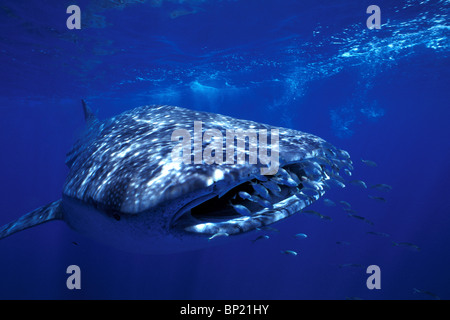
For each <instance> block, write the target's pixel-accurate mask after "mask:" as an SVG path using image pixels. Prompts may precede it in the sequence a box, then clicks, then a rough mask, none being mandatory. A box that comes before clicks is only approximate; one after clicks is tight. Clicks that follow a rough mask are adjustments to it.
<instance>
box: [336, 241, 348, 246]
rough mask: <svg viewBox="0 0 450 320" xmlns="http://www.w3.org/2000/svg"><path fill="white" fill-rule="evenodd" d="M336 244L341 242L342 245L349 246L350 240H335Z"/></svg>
mask: <svg viewBox="0 0 450 320" xmlns="http://www.w3.org/2000/svg"><path fill="white" fill-rule="evenodd" d="M336 244H342V245H346V246H349V245H350V242H348V241H336Z"/></svg>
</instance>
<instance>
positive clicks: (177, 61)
mask: <svg viewBox="0 0 450 320" xmlns="http://www.w3.org/2000/svg"><path fill="white" fill-rule="evenodd" d="M374 3H375V4H377V5H378V6H379V7H380V8H381V22H382V25H381V29H380V30H375V29H374V30H369V29H367V27H366V19H367V18H368V17H369V15H368V14H366V8H367V7H368V6H369V5H371V4H374ZM374 3H372V1H349V0H347V1H339V2H337V1H331V0H327V1H323V0H320V1H317V0H315V1H313V0H307V1H298V0H282V1H280V0H277V1H275V0H267V1H261V0H246V1H244V0H234V1H232V0H230V1H227V0H222V1H219V0H185V1H181V0H165V1H164V0H160V1H156V0H153V1H131V0H130V1H126V0H125V1H107V0H103V1H26V2H22V1H2V2H1V5H0V66H1V71H0V72H1V74H0V75H1V78H0V83H1V85H0V108H1V109H0V110H1V111H0V112H1V117H0V119H1V120H0V121H1V122H0V130H1V133H0V139H1V140H0V145H1V150H2V151H1V154H2V156H1V157H0V177H1V178H0V184H1V185H0V186H1V196H0V201H1V203H0V207H1V214H0V225H3V224H6V223H8V222H10V221H12V220H14V219H16V218H18V217H20V216H21V215H23V214H24V213H26V212H29V211H31V210H32V209H34V208H37V207H39V206H41V205H44V204H46V203H49V202H51V201H54V200H55V199H58V198H60V196H61V191H62V185H63V183H64V180H65V177H66V175H67V172H68V169H67V168H66V166H65V164H64V160H65V154H66V153H67V151H68V150H69V149H70V147H71V145H72V144H73V142H74V141H76V139H77V137H79V135H80V134H81V132H82V131H83V128H84V119H83V113H82V109H81V104H80V99H81V98H84V99H86V100H87V101H88V102H89V104H90V106H91V107H92V108H93V109H94V110H95V112H96V114H97V115H98V117H99V118H101V119H105V118H107V117H110V116H113V115H116V114H119V113H120V112H122V111H125V110H128V109H131V108H133V107H137V106H140V105H145V104H171V105H178V106H181V107H186V108H190V109H195V110H202V111H210V112H216V113H221V114H226V115H230V116H234V117H238V118H244V119H250V120H254V121H259V122H263V123H269V124H271V125H277V126H284V127H288V128H293V129H297V130H301V131H305V132H309V133H313V134H316V135H318V136H320V137H322V138H324V139H326V140H328V141H329V142H331V143H333V144H334V145H336V146H337V147H339V148H342V149H345V150H347V151H348V152H349V153H350V154H351V156H352V159H353V162H354V166H355V170H354V173H353V176H352V179H353V178H354V179H361V180H363V181H365V182H366V183H367V185H368V186H372V185H374V184H378V183H385V184H389V185H391V186H392V190H391V191H389V192H383V191H377V190H374V189H370V188H369V189H367V190H366V189H363V188H361V187H358V186H355V185H352V184H348V185H347V187H346V188H345V189H338V188H334V189H333V190H331V191H330V192H329V193H327V194H326V196H325V197H326V198H329V199H332V200H333V201H335V202H336V203H338V201H341V200H345V201H347V202H349V203H350V204H351V205H352V208H353V209H355V210H356V211H357V212H358V214H359V215H361V216H364V217H366V218H367V219H369V220H371V221H373V225H369V224H367V223H364V221H360V220H358V219H355V218H351V217H348V216H347V215H346V214H345V212H344V211H343V210H342V208H341V206H340V205H339V204H338V205H337V206H336V207H328V206H325V205H324V203H323V201H318V202H317V203H315V204H314V205H312V206H311V209H312V210H316V211H318V212H321V213H322V214H325V215H328V216H330V217H332V218H333V221H331V222H328V221H323V220H320V219H317V218H314V217H311V216H307V215H301V214H298V215H296V216H293V217H291V218H289V219H287V220H286V221H282V222H280V223H278V224H276V225H274V227H276V228H277V229H278V230H279V232H268V233H267V234H268V235H269V236H270V239H268V240H261V241H257V242H255V243H252V242H250V241H248V240H243V241H234V242H230V243H228V244H225V245H222V246H218V247H213V248H208V249H204V250H198V251H193V252H185V253H180V254H171V255H162V256H153V255H148V256H146V255H139V254H132V253H125V252H122V251H118V250H116V249H114V248H110V247H108V246H104V245H103V244H99V243H97V242H94V241H91V240H90V239H88V238H85V237H84V236H81V235H79V234H78V233H76V232H75V231H72V230H71V229H69V227H67V226H66V225H65V224H64V223H63V222H51V223H47V224H44V225H41V226H38V227H36V228H32V229H28V230H26V231H23V232H20V233H18V234H15V235H13V236H11V237H9V238H6V239H4V240H1V241H0V256H1V258H0V261H1V262H0V298H1V299H73V298H76V299H78V298H83V299H345V298H347V297H358V298H362V299H434V297H433V296H432V295H429V294H426V293H424V292H422V293H414V290H413V289H414V288H417V289H420V290H423V291H428V292H431V293H433V294H434V295H437V296H439V297H440V298H441V299H449V298H450V274H449V272H448V265H449V264H450V253H449V252H450V237H449V236H448V233H449V230H450V201H449V197H448V194H449V191H450V188H449V185H448V179H449V177H450V169H449V166H448V164H449V163H450V148H449V137H450V130H449V125H448V122H449V119H450V108H449V107H450V105H449V101H450V94H449V89H450V88H449V80H448V79H449V76H450V63H449V49H450V47H449V45H450V43H449V35H450V32H449V10H450V3H449V1H445V0H441V1H432V0H424V1H412V0H409V1H404V0H402V1H381V0H380V1H377V2H374ZM70 4H77V5H79V7H80V8H81V11H82V29H81V30H68V29H67V28H66V19H67V17H68V14H66V8H67V6H68V5H70ZM361 159H370V160H372V161H375V162H376V163H377V167H369V166H366V165H365V164H364V163H362V162H361ZM368 195H375V196H382V197H384V198H385V199H386V203H379V202H376V201H374V200H373V199H370V198H369V197H368ZM369 231H374V232H383V233H386V234H389V235H390V236H389V237H383V236H380V235H373V234H367V232H369ZM299 232H302V233H305V234H307V235H308V238H307V239H294V238H293V237H292V235H294V234H296V233H299ZM257 235H258V234H257V233H255V237H256V236H257ZM74 242H75V243H76V245H75V244H74ZM336 242H341V244H337V243H336ZM392 242H408V243H411V244H414V245H415V246H418V247H419V248H420V250H415V249H414V247H412V246H405V247H401V246H394V245H393V243H392ZM287 249H289V250H295V251H297V252H298V255H297V256H295V257H294V256H289V255H283V254H281V253H280V250H287ZM71 264H76V265H78V266H80V268H81V271H82V278H81V279H82V289H81V290H73V291H71V290H68V289H67V288H66V278H67V276H68V275H67V274H66V268H67V266H69V265H71ZM347 264H355V265H360V266H345V265H347ZM372 264H375V265H378V266H379V267H380V269H381V289H380V290H369V289H368V288H367V287H366V279H367V277H368V275H367V274H366V268H367V266H369V265H372ZM343 265H344V266H343Z"/></svg>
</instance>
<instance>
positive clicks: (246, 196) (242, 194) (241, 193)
mask: <svg viewBox="0 0 450 320" xmlns="http://www.w3.org/2000/svg"><path fill="white" fill-rule="evenodd" d="M238 194H239V197H241V198H242V199H245V200H250V198H251V197H252V196H251V195H250V194H249V193H247V192H245V191H239V193H238Z"/></svg>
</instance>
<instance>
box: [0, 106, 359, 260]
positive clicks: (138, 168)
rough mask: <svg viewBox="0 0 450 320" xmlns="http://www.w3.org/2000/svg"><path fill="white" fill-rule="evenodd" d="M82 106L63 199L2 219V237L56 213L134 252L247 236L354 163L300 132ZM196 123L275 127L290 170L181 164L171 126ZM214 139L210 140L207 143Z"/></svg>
mask: <svg viewBox="0 0 450 320" xmlns="http://www.w3.org/2000/svg"><path fill="white" fill-rule="evenodd" d="M84 110H85V117H86V121H87V129H86V132H85V134H84V136H83V137H81V138H80V140H79V141H78V142H77V143H76V144H75V145H74V147H73V149H72V150H71V151H70V152H69V153H68V156H67V160H66V163H67V165H68V166H69V168H70V171H69V174H68V177H67V179H66V182H65V184H64V187H63V195H62V199H61V200H58V201H55V202H53V203H51V204H49V205H47V206H44V207H41V208H38V209H36V210H34V211H32V212H30V213H29V214H27V215H25V216H24V217H22V218H19V219H18V220H16V221H14V222H12V223H10V224H8V225H6V226H4V227H3V228H1V229H0V239H1V238H4V237H7V236H9V235H11V234H13V233H15V232H17V231H20V230H23V229H26V228H29V227H32V226H34V225H37V224H40V223H43V222H47V221H51V220H58V219H59V220H64V221H65V222H66V223H67V224H68V225H69V226H70V227H72V228H73V229H75V230H77V231H79V232H81V233H83V234H86V235H88V236H91V237H93V238H96V239H98V240H100V241H102V242H104V243H107V244H110V245H113V246H115V247H118V248H120V249H123V250H127V251H135V252H142V253H167V252H176V251H184V250H189V249H196V248H201V247H204V246H208V245H211V243H216V242H221V241H224V240H218V239H229V238H231V237H217V240H216V239H215V238H216V237H214V235H230V236H237V235H240V234H246V233H247V232H249V231H252V230H256V229H259V228H261V227H264V226H267V225H270V224H272V223H275V222H277V221H279V220H281V219H284V218H286V217H288V216H291V215H293V214H294V213H297V212H300V211H301V210H302V209H303V208H305V207H306V206H308V205H310V204H311V203H312V202H314V201H315V200H317V199H319V198H320V197H321V196H322V195H323V194H324V193H325V189H326V188H328V187H329V184H330V182H332V181H335V182H337V183H338V184H342V183H341V182H340V181H341V179H342V178H341V177H340V176H339V170H340V169H341V168H345V169H346V170H349V169H352V168H351V161H350V159H349V155H348V153H347V152H345V151H342V150H338V149H336V148H335V147H333V146H332V145H330V144H329V143H327V142H326V141H324V140H323V139H321V138H319V137H316V136H314V135H311V134H308V133H304V132H300V131H296V130H291V129H286V128H280V127H274V126H270V125H266V124H261V123H257V122H253V121H248V120H240V119H235V118H232V117H228V116H224V115H219V114H213V113H207V112H199V111H193V110H189V109H184V108H179V107H173V106H143V107H139V108H136V109H133V110H130V111H126V112H124V113H122V114H120V115H118V116H116V117H113V118H111V119H108V120H106V121H103V122H101V121H98V120H97V119H95V117H94V116H93V114H92V113H91V112H90V110H89V108H88V107H87V106H86V105H84ZM194 121H201V122H202V130H203V133H204V132H205V131H206V130H209V129H217V130H219V131H220V132H221V133H222V134H223V137H225V136H226V132H227V130H236V129H243V130H249V129H255V130H256V131H257V132H258V131H259V130H261V129H266V130H267V131H268V132H269V133H270V132H271V130H275V129H278V132H279V166H280V168H283V170H280V173H279V174H278V173H277V174H275V175H267V176H261V167H262V166H263V165H262V164H261V162H260V161H258V162H257V163H256V164H251V163H249V161H245V163H241V164H238V163H236V161H235V162H234V163H226V162H223V163H221V164H206V163H205V162H202V163H199V164H195V163H188V164H185V163H182V162H174V161H173V159H172V151H173V150H174V148H175V146H177V145H178V144H179V141H172V139H171V137H172V133H173V132H174V131H175V130H177V129H185V130H187V132H189V133H190V135H191V137H194ZM208 143H210V141H203V145H202V149H201V151H203V150H204V148H205V147H206V146H207V145H208ZM250 143H252V142H250V141H249V142H248V143H247V148H246V153H247V155H248V152H249V144H250ZM256 143H257V144H258V143H259V140H258V141H256ZM269 145H270V134H269ZM256 147H258V145H257V146H256ZM194 151H195V150H194ZM268 180H270V181H271V183H272V184H269V183H267V181H268ZM293 181H296V182H293ZM302 181H303V182H302ZM306 182H308V183H306ZM264 183H265V185H266V186H271V185H272V186H273V185H274V184H273V183H276V186H278V187H277V188H276V189H277V190H274V188H271V189H270V190H269V189H268V190H267V192H264V195H265V198H266V199H261V197H260V196H259V194H261V186H263V185H264ZM256 184H258V185H259V184H261V186H258V188H256V189H258V190H257V191H258V192H259V194H258V192H256V191H255V190H254V189H255V187H252V186H255V185H256ZM310 186H313V187H312V188H311V187H310ZM341 186H342V185H341ZM240 191H246V192H248V193H249V194H251V196H250V197H249V199H242V198H240V197H239V196H237V194H238V193H239V192H240ZM263 191H264V190H263ZM268 195H270V196H268ZM237 205H242V206H245V207H246V208H247V209H248V210H245V212H250V215H241V214H239V213H238V212H236V210H235V209H234V207H239V206H237ZM208 238H211V239H212V238H214V239H213V240H212V241H208Z"/></svg>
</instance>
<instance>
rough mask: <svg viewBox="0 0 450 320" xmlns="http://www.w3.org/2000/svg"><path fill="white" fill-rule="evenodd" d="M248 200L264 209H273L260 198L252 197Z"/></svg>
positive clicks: (270, 204) (266, 201)
mask: <svg viewBox="0 0 450 320" xmlns="http://www.w3.org/2000/svg"><path fill="white" fill-rule="evenodd" d="M250 200H251V201H253V202H256V203H257V204H259V205H260V206H262V207H264V208H269V209H273V204H272V203H271V202H270V201H268V200H266V199H263V198H260V197H258V196H252V198H251V199H250Z"/></svg>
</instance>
